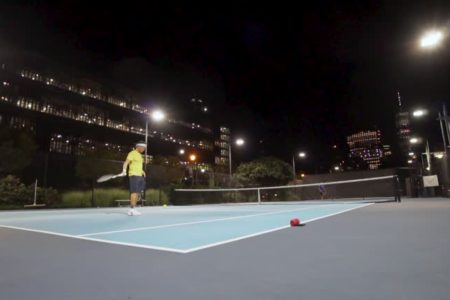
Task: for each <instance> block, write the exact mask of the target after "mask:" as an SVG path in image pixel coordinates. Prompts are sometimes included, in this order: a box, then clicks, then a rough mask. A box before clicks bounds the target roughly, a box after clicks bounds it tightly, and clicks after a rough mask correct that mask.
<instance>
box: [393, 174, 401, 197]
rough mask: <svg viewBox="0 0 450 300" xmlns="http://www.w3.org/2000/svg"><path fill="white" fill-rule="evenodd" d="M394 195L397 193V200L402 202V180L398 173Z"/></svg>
mask: <svg viewBox="0 0 450 300" xmlns="http://www.w3.org/2000/svg"><path fill="white" fill-rule="evenodd" d="M394 195H395V202H402V198H401V189H400V180H399V178H398V175H394Z"/></svg>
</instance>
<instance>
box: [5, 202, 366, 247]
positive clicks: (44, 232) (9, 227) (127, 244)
mask: <svg viewBox="0 0 450 300" xmlns="http://www.w3.org/2000/svg"><path fill="white" fill-rule="evenodd" d="M372 204H374V203H366V204H362V205H359V206H357V207H352V208H349V209H346V210H343V211H339V212H336V213H332V214H328V215H325V216H320V217H317V218H314V219H311V220H307V221H304V222H302V224H306V223H310V222H314V221H317V220H320V219H324V218H328V217H331V216H335V215H339V214H342V213H345V212H348V211H352V210H355V209H359V208H363V207H366V206H369V205H372ZM297 210H301V209H296V210H287V211H284V212H290V211H297ZM278 213H280V212H278ZM272 214H274V213H272ZM259 215H261V214H259ZM233 218H242V216H241V217H233ZM216 220H218V219H216ZM208 221H211V220H208ZM199 222H202V223H204V222H205V221H199ZM197 223H198V222H197ZM180 224H181V223H180ZM172 225H175V224H172ZM163 226H164V225H163ZM289 227H290V226H289V225H286V226H282V227H277V228H273V229H269V230H265V231H261V232H257V233H253V234H249V235H245V236H241V237H238V238H234V239H229V240H225V241H221V242H217V243H212V244H208V245H204V246H200V247H194V248H190V249H187V250H180V249H175V248H168V247H158V246H147V245H141V244H134V243H123V242H116V241H111V240H104V239H96V238H90V237H85V236H78V235H70V234H64V233H57V232H52V231H45V230H36V229H29V228H23V227H16V226H9V225H0V228H7V229H16V230H23V231H29V232H37V233H43V234H48V235H56V236H61V237H67V238H74V239H79V240H86V241H93V242H101V243H106V244H114V245H121V246H129V247H136V248H144V249H152V250H160V251H167V252H174V253H182V254H186V253H192V252H195V251H199V250H203V249H207V248H212V247H215V246H220V245H224V244H228V243H232V242H235V241H240V240H243V239H247V238H251V237H255V236H260V235H263V234H266V233H270V232H275V231H279V230H282V229H286V228H289Z"/></svg>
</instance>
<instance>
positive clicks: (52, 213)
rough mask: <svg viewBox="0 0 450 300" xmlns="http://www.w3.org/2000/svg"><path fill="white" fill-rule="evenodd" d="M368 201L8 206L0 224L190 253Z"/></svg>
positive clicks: (351, 207)
mask: <svg viewBox="0 0 450 300" xmlns="http://www.w3.org/2000/svg"><path fill="white" fill-rule="evenodd" d="M367 205H370V203H332V204H311V203H309V204H289V205H277V204H264V205H257V204H247V205H201V206H200V205H199V206H183V207H143V208H140V211H141V212H142V216H135V217H130V216H127V214H126V213H127V208H97V209H71V210H68V209H67V210H61V209H60V210H37V211H10V212H2V213H0V227H4V228H14V229H22V230H28V231H34V232H42V233H47V234H53V235H60V236H65V237H71V238H77V239H85V240H91V241H97V242H104V243H111V244H120V245H125V246H133V247H140V248H148V249H156V250H162V251H170V252H178V253H190V252H193V251H197V250H201V249H205V248H209V247H214V246H219V245H222V244H226V243H230V242H235V241H238V240H242V239H246V238H251V237H254V236H258V235H262V234H265V233H269V232H273V231H277V230H282V229H285V228H288V227H289V226H290V225H289V221H290V219H292V218H299V219H300V220H301V222H302V223H303V224H305V223H308V222H311V221H315V220H319V219H322V218H326V217H331V216H334V215H337V214H340V213H344V212H347V211H350V210H354V209H358V208H361V207H365V206H367Z"/></svg>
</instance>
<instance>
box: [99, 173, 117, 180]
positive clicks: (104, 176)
mask: <svg viewBox="0 0 450 300" xmlns="http://www.w3.org/2000/svg"><path fill="white" fill-rule="evenodd" d="M115 176H116V175H114V174H107V175H103V176H102V177H100V178H98V179H97V182H105V181H108V180H110V179H113V178H114V177H115Z"/></svg>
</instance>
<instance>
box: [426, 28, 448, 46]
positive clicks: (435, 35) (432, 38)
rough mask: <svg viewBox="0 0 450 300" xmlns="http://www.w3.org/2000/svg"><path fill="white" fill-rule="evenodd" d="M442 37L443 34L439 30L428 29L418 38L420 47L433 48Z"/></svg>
mask: <svg viewBox="0 0 450 300" xmlns="http://www.w3.org/2000/svg"><path fill="white" fill-rule="evenodd" d="M443 38H444V34H442V32H440V31H436V30H433V31H429V32H427V33H426V34H425V35H424V36H423V37H422V39H421V40H420V47H422V48H434V47H436V46H437V45H439V44H440V43H441V41H442V39H443Z"/></svg>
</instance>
